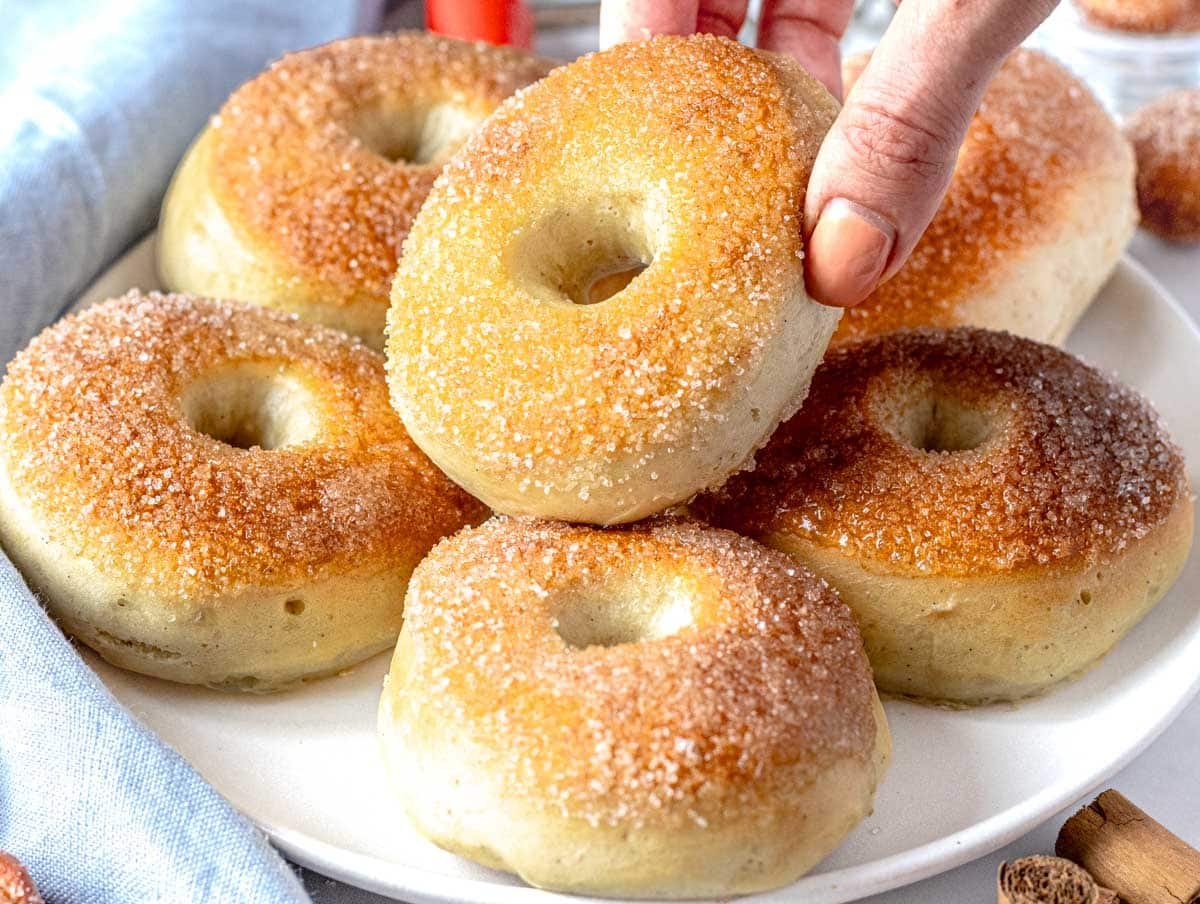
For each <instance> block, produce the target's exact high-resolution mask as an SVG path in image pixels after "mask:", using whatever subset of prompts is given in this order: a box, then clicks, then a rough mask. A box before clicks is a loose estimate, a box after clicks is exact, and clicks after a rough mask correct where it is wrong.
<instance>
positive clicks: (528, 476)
mask: <svg viewBox="0 0 1200 904" xmlns="http://www.w3.org/2000/svg"><path fill="white" fill-rule="evenodd" d="M836 112H837V104H836V102H835V101H834V100H833V99H832V98H831V97H830V96H829V94H828V93H827V92H826V91H825V89H824V88H823V87H821V85H820V84H818V83H817V82H816V81H815V80H814V79H812V78H811V77H809V76H808V75H807V74H806V73H805V72H804V71H803V70H801V69H800V67H799V66H798V65H797V64H796V63H794V62H792V61H790V60H787V59H785V58H783V57H779V56H773V55H764V54H759V53H757V52H756V51H753V50H750V49H748V48H746V47H743V46H741V45H739V44H737V43H735V42H733V41H729V40H726V39H723V38H716V37H713V36H711V35H697V36H692V37H688V38H681V37H677V36H668V37H659V38H655V39H654V40H651V41H647V42H639V43H631V44H623V45H619V46H617V47H613V48H612V49H610V50H606V51H603V52H601V53H597V54H592V55H590V56H586V57H584V58H582V59H580V60H578V61H576V62H574V63H572V64H570V65H568V66H564V67H562V68H560V69H558V70H556V71H555V72H552V73H551V74H550V75H549V76H547V77H546V78H545V79H543V80H542V81H541V82H539V83H538V84H536V85H534V86H533V87H531V88H530V89H529V90H527V91H524V92H522V93H521V94H520V95H518V96H517V97H515V98H513V99H511V100H510V101H508V102H507V103H505V104H504V105H502V106H501V108H500V109H499V110H498V111H497V112H496V114H495V115H494V116H493V117H492V118H491V119H489V120H488V122H487V124H486V125H485V126H484V127H483V128H482V129H481V130H480V131H479V132H478V133H477V134H476V135H475V137H474V138H473V139H472V141H471V142H470V144H469V145H468V146H467V147H466V148H465V149H464V150H463V152H462V153H460V154H458V155H457V156H456V157H455V158H454V160H452V161H451V162H450V164H449V165H448V166H447V167H446V170H445V172H444V173H443V175H442V178H441V179H440V180H439V181H438V184H437V185H436V186H435V187H434V190H433V192H432V193H431V194H430V196H429V201H428V202H427V203H426V205H425V207H424V208H422V210H421V213H420V215H419V216H418V217H417V220H416V223H414V224H413V229H412V231H411V233H410V234H409V238H408V241H407V243H406V245H405V250H404V256H403V258H402V259H401V261H400V269H399V273H398V275H397V277H396V282H395V285H394V287H393V289H392V308H391V312H390V315H389V321H388V323H389V326H388V329H389V337H388V378H389V381H390V383H391V388H392V401H393V403H394V404H395V406H396V408H397V410H398V411H399V412H400V416H401V417H402V418H403V420H404V423H405V426H406V427H407V428H408V432H409V433H410V434H411V435H412V437H413V439H414V440H415V441H416V442H417V444H418V445H419V446H420V447H421V448H422V449H424V450H425V452H426V453H428V455H429V457H430V458H432V459H433V460H434V461H435V462H437V464H438V466H439V467H441V468H442V470H444V471H445V472H446V473H447V474H449V475H450V477H451V478H453V479H454V480H455V481H457V482H458V483H459V484H461V485H462V486H464V487H466V488H467V489H468V490H470V491H471V492H472V493H473V494H475V495H476V496H478V497H479V498H480V499H482V500H483V501H485V502H487V503H488V504H489V505H491V506H492V507H493V508H494V509H496V510H498V511H501V512H505V513H508V514H523V515H539V516H542V517H552V518H563V519H566V520H569V521H587V522H596V523H600V524H610V523H616V522H622V521H634V520H637V519H638V518H642V517H644V516H646V515H649V514H652V513H654V512H657V511H661V510H663V509H665V508H667V507H668V506H670V505H673V504H675V503H677V502H680V501H681V500H684V499H687V498H689V497H690V496H692V495H693V494H695V493H696V492H697V491H699V490H701V489H704V488H705V487H708V486H714V485H716V484H719V483H720V482H721V481H722V480H724V479H725V477H726V476H727V475H728V474H729V473H731V472H732V471H735V470H737V469H738V468H740V467H741V466H742V465H743V464H744V463H745V462H746V460H747V458H748V457H749V456H750V455H751V453H752V452H753V451H754V449H755V448H756V447H757V446H759V445H760V444H761V443H763V442H764V441H765V440H766V439H767V437H769V436H770V435H771V432H772V431H773V430H774V428H775V426H776V425H777V424H778V423H779V421H780V420H781V419H782V418H784V417H786V416H787V415H789V414H790V413H792V412H793V411H794V410H795V409H796V408H797V407H798V406H799V404H800V401H801V399H802V398H803V397H804V393H805V390H806V389H807V386H808V380H809V378H810V377H811V375H812V371H813V369H814V368H815V367H816V365H817V363H818V361H819V360H820V358H821V355H822V354H823V352H824V349H825V347H826V344H827V343H828V341H829V336H830V334H831V333H832V332H833V329H834V325H835V323H836V322H837V318H838V312H837V311H836V310H834V309H832V308H827V307H823V306H821V305H818V304H816V303H815V302H813V301H811V300H810V299H809V298H808V296H807V295H806V294H805V291H804V282H803V268H802V261H801V256H802V251H803V249H802V245H801V241H802V240H801V234H802V222H801V217H802V211H803V208H804V191H805V186H806V183H807V181H808V174H809V169H810V166H811V164H812V161H813V160H814V158H815V155H816V153H817V149H818V147H819V145H820V143H821V139H822V136H823V135H824V134H825V132H826V131H827V129H828V128H829V126H830V124H831V123H832V122H833V119H834V116H835V114H836ZM635 274H636V275H635ZM598 281H599V282H602V283H603V284H604V285H601V286H597V282H598ZM622 285H624V288H623V290H621V291H616V293H615V294H613V295H611V297H607V298H606V297H605V295H604V293H605V292H613V291H615V290H616V289H618V288H620V287H621V286H622Z"/></svg>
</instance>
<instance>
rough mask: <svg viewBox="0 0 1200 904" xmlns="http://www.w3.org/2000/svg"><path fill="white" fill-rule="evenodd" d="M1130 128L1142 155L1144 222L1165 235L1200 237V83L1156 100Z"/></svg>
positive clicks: (1140, 184) (1136, 149)
mask: <svg viewBox="0 0 1200 904" xmlns="http://www.w3.org/2000/svg"><path fill="white" fill-rule="evenodd" d="M1125 131H1126V134H1127V135H1128V136H1129V140H1130V141H1132V142H1133V150H1134V153H1135V154H1136V155H1137V165H1138V177H1137V187H1138V207H1139V208H1140V209H1141V212H1142V225H1143V226H1145V227H1146V228H1147V229H1149V230H1151V231H1152V232H1155V233H1157V234H1158V235H1160V236H1162V237H1163V238H1167V239H1172V240H1174V241H1181V242H1197V241H1200V88H1188V89H1183V90H1180V91H1173V92H1171V93H1170V94H1167V95H1165V96H1164V97H1160V98H1158V99H1157V100H1155V101H1152V102H1151V103H1149V104H1147V105H1146V106H1144V107H1142V108H1141V109H1140V110H1138V111H1137V112H1136V113H1134V114H1133V116H1132V117H1131V118H1130V120H1129V123H1128V125H1127V126H1126V129H1125Z"/></svg>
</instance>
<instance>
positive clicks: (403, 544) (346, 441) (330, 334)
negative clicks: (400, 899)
mask: <svg viewBox="0 0 1200 904" xmlns="http://www.w3.org/2000/svg"><path fill="white" fill-rule="evenodd" d="M485 514H486V512H485V510H484V509H483V507H482V506H481V505H480V504H479V503H478V502H476V501H475V500H473V499H471V498H470V497H469V496H467V494H466V493H464V492H462V491H461V490H460V489H458V488H457V487H456V486H454V485H453V484H452V483H450V481H449V480H447V479H446V478H445V477H444V476H442V474H441V473H440V472H439V471H438V470H437V469H436V468H435V467H434V466H433V465H432V464H431V463H430V462H429V460H428V459H427V458H425V456H424V455H422V454H421V452H420V450H419V449H417V447H416V446H415V445H413V443H412V441H411V440H409V438H408V436H407V435H406V434H405V432H404V429H403V427H402V426H401V424H400V421H399V419H398V418H397V417H396V416H395V413H394V412H393V411H392V410H391V408H390V406H389V404H388V398H387V388H386V384H385V382H384V377H383V360H382V357H381V356H380V355H378V354H377V353H376V352H373V351H371V350H370V349H367V348H366V347H364V346H363V345H362V344H361V343H359V342H357V341H356V340H351V339H349V337H347V336H345V335H344V334H342V333H338V332H336V331H334V330H330V329H326V328H324V327H319V326H317V325H315V324H307V323H303V322H301V321H298V320H297V319H296V318H295V317H294V316H293V315H287V314H284V313H282V312H277V311H268V310H266V309H263V308H257V307H252V306H248V305H240V304H231V303H226V302H217V301H208V300H204V299H199V298H188V297H184V296H180V295H158V294H150V295H142V294H139V293H136V292H134V293H131V294H129V295H126V296H124V297H122V298H118V299H113V300H110V301H107V302H104V303H103V304H100V305H98V306H96V307H93V308H91V309H89V310H87V311H85V312H83V313H81V314H79V315H77V316H73V317H68V318H67V319H65V320H63V321H61V322H60V323H58V324H57V325H55V326H53V327H51V328H50V329H48V330H46V331H45V332H43V333H42V334H41V335H40V336H38V337H37V338H36V339H34V340H33V342H32V343H31V344H30V345H29V346H28V347H27V348H26V349H25V350H24V351H23V352H21V353H20V354H19V355H18V356H17V357H16V358H15V359H14V360H13V361H12V362H11V363H10V364H9V367H8V373H7V376H6V377H5V379H4V382H3V384H0V541H2V542H3V544H4V547H5V549H6V550H7V551H8V554H9V556H10V557H11V558H12V559H13V561H14V563H15V564H16V565H17V566H18V568H20V569H21V571H22V572H23V573H24V575H25V577H26V579H27V580H28V581H29V583H30V586H31V587H32V588H33V589H34V590H35V592H37V593H38V594H39V596H41V597H42V599H43V600H44V601H45V603H46V606H47V608H48V609H49V611H50V613H51V614H52V615H53V616H54V617H55V618H56V619H57V621H58V622H59V624H60V625H61V626H62V627H63V628H64V629H65V630H66V631H67V632H68V633H70V634H72V635H74V636H75V637H76V638H78V639H79V640H81V641H83V642H84V643H86V644H87V645H88V646H90V647H91V648H92V649H94V650H95V651H96V652H97V653H99V654H100V655H101V656H102V657H104V658H105V659H106V660H108V661H109V662H111V663H112V664H114V665H117V666H120V667H121V668H125V669H131V670H133V671H135V672H141V673H143V674H146V675H154V676H156V677H159V678H166V679H169V680H172V681H178V682H183V683H187V684H205V685H210V686H212V687H217V688H224V689H231V690H247V691H271V690H277V689H280V688H283V687H287V686H289V685H292V684H295V683H297V682H299V681H301V680H302V679H306V678H313V677H317V676H320V675H326V674H331V673H334V672H337V671H339V670H341V669H344V668H346V667H348V666H350V665H353V664H354V663H356V662H358V661H360V660H362V659H365V658H367V657H368V656H371V655H373V654H375V653H378V652H380V651H381V650H384V649H387V648H389V647H390V646H391V645H392V644H393V643H394V641H395V639H396V635H397V634H398V633H399V630H400V623H401V616H402V606H403V599H404V591H405V588H406V587H407V583H408V578H409V575H410V574H411V572H412V569H413V568H414V567H415V566H416V564H417V562H419V561H420V559H421V558H422V557H423V556H424V555H425V553H426V552H428V550H429V549H430V547H432V546H433V544H434V543H435V542H436V541H437V540H438V539H440V538H441V537H442V536H444V535H446V534H448V533H451V532H453V531H455V530H457V529H459V528H460V527H462V526H463V525H465V524H468V523H471V522H477V521H479V520H481V519H482V518H483V517H484V516H485Z"/></svg>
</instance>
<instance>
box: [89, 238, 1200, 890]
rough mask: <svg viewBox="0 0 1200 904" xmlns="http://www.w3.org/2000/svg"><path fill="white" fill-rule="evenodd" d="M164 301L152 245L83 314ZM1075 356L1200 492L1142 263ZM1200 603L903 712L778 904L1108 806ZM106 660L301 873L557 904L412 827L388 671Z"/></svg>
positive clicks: (1192, 335) (1199, 461)
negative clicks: (1047, 687)
mask: <svg viewBox="0 0 1200 904" xmlns="http://www.w3.org/2000/svg"><path fill="white" fill-rule="evenodd" d="M154 285H156V278H155V275H154V266H153V252H152V248H151V245H150V243H149V242H144V243H142V244H141V245H139V246H138V247H137V248H135V249H134V250H133V251H132V252H130V254H128V255H127V256H126V257H125V258H123V259H122V260H121V261H119V262H118V263H117V264H116V265H115V266H114V267H113V268H112V269H111V270H110V271H109V272H108V273H107V274H106V275H105V276H104V277H103V278H102V279H100V280H99V281H98V282H97V283H96V284H95V285H94V286H93V288H92V290H91V291H90V292H89V293H88V295H87V296H85V298H84V301H85V302H87V301H93V300H96V299H97V298H103V297H106V296H108V295H113V294H119V293H121V292H123V291H124V290H125V289H127V288H129V287H131V286H141V287H153V286H154ZM1070 347H1071V349H1072V350H1073V351H1076V352H1078V353H1080V354H1082V355H1084V357H1086V358H1087V359H1089V360H1090V361H1092V362H1094V363H1096V364H1098V365H1099V366H1101V367H1103V368H1105V369H1107V370H1110V371H1115V372H1116V373H1117V374H1118V375H1120V377H1122V378H1123V379H1124V380H1126V381H1127V382H1129V383H1131V384H1133V385H1134V386H1136V387H1138V388H1139V389H1140V390H1141V391H1142V392H1144V393H1145V394H1146V395H1148V396H1149V397H1150V398H1151V399H1153V400H1154V402H1155V403H1156V404H1157V406H1158V408H1159V410H1160V411H1161V412H1162V413H1163V415H1164V417H1165V418H1166V420H1167V423H1168V424H1169V426H1170V427H1171V429H1172V431H1173V432H1174V434H1175V436H1176V437H1177V438H1178V439H1179V440H1180V441H1181V442H1182V443H1183V444H1184V446H1185V448H1186V451H1187V454H1188V459H1189V462H1190V475H1191V479H1192V484H1193V486H1197V485H1200V479H1198V478H1200V473H1198V470H1197V466H1198V465H1200V404H1198V403H1197V399H1198V397H1200V334H1198V333H1197V331H1196V329H1195V327H1193V326H1192V324H1191V323H1190V321H1188V319H1187V317H1186V316H1185V315H1184V314H1183V312H1182V311H1181V310H1180V309H1179V307H1178V306H1177V305H1176V304H1175V303H1174V302H1173V301H1172V300H1171V299H1170V298H1169V297H1167V295H1166V294H1165V293H1164V292H1163V290H1162V289H1161V288H1159V286H1158V285H1157V284H1156V283H1155V282H1154V281H1153V280H1151V279H1150V278H1149V277H1148V276H1147V275H1146V274H1145V272H1144V271H1143V270H1141V268H1140V267H1138V266H1137V265H1136V264H1134V263H1132V262H1130V261H1126V262H1125V263H1123V264H1122V265H1121V267H1120V269H1119V270H1118V271H1117V274H1116V276H1114V278H1113V280H1112V281H1111V282H1110V283H1109V285H1108V287H1107V288H1106V289H1105V290H1104V292H1103V294H1102V295H1101V297H1100V299H1099V300H1098V301H1097V302H1096V304H1095V305H1094V306H1093V307H1092V308H1091V309H1090V310H1089V311H1088V313H1087V316H1086V317H1085V318H1084V320H1083V322H1082V324H1081V325H1080V327H1079V328H1078V329H1077V330H1076V332H1075V334H1074V335H1073V336H1072V337H1071V342H1070ZM1198 598H1200V556H1197V555H1193V556H1192V558H1191V560H1190V561H1189V563H1188V566H1187V569H1186V571H1185V572H1184V575H1183V577H1182V579H1181V580H1180V581H1179V583H1178V584H1177V585H1176V586H1175V588H1174V589H1173V590H1172V591H1171V593H1170V594H1169V595H1168V596H1167V598H1166V599H1165V600H1163V602H1162V603H1160V604H1159V606H1158V607H1157V608H1156V609H1155V610H1154V612H1153V613H1151V615H1150V616H1149V617H1148V618H1147V619H1146V620H1145V621H1144V622H1143V623H1142V624H1141V625H1140V626H1139V627H1138V628H1137V629H1135V630H1134V631H1133V632H1132V633H1131V634H1130V635H1129V636H1128V637H1127V638H1126V639H1125V640H1124V641H1123V642H1122V643H1121V644H1120V646H1119V647H1118V648H1117V649H1116V650H1115V651H1114V652H1113V653H1111V654H1110V655H1109V656H1108V657H1107V658H1106V659H1105V660H1104V661H1103V662H1102V663H1101V664H1100V665H1099V666H1098V667H1097V668H1095V669H1093V670H1092V671H1091V672H1090V673H1088V674H1087V675H1085V676H1084V677H1083V678H1082V679H1081V680H1079V681H1076V682H1074V683H1072V684H1068V685H1066V686H1064V687H1060V688H1058V689H1056V690H1054V691H1053V692H1052V693H1050V694H1049V695H1047V696H1045V697H1043V698H1041V699H1037V700H1033V701H1029V702H1025V703H1022V704H1020V705H1017V706H991V707H984V708H981V709H975V710H969V711H963V712H954V711H949V710H942V709H933V708H928V707H922V706H917V705H914V704H911V703H907V702H900V701H889V702H888V703H887V713H888V717H889V719H890V721H891V726H892V732H893V734H894V736H895V751H896V752H895V758H894V759H893V761H892V766H891V769H890V771H889V772H888V774H887V778H886V780H885V781H884V784H883V786H882V787H881V789H880V791H879V795H878V798H877V801H876V806H875V812H874V814H873V815H872V816H871V817H870V818H869V819H867V820H866V821H865V822H864V823H863V824H862V825H860V826H859V827H858V829H857V830H856V831H855V832H854V833H853V834H852V835H851V836H850V837H849V839H847V841H846V842H845V843H844V844H843V845H842V846H841V847H840V848H839V849H838V850H837V851H836V852H835V853H834V854H833V855H831V856H830V857H829V858H828V859H827V860H826V861H825V862H824V863H822V864H821V865H820V867H819V868H818V869H817V870H816V871H815V872H814V873H813V874H811V875H809V876H807V877H806V878H804V879H802V880H801V881H800V882H799V883H797V884H796V885H793V886H791V887H790V888H786V889H783V890H781V891H778V892H775V893H773V894H770V895H764V896H762V899H763V900H764V901H765V900H770V901H784V900H788V901H796V900H803V901H805V902H809V904H819V902H820V904H834V902H841V901H849V900H853V899H855V898H859V897H863V896H865V895H869V894H873V893H876V892H880V891H884V890H886V889H889V888H895V887H898V886H900V885H905V884H907V883H910V882H914V881H916V880H918V879H922V878H925V877H928V876H931V875H934V874H936V873H938V872H941V871H943V870H947V869H950V868H951V867H954V866H957V865H959V864H961V863H965V862H967V861H969V860H972V859H974V858H976V857H980V856H982V855H984V854H987V853H990V852H991V851H993V850H995V849H997V848H999V847H1001V846H1003V845H1004V844H1006V843H1008V842H1009V841H1011V840H1013V839H1015V838H1017V837H1018V836H1020V835H1022V834H1024V833H1025V832H1027V831H1028V830H1029V829H1030V828H1032V827H1033V826H1035V825H1037V824H1038V823H1039V822H1041V821H1043V820H1044V819H1046V818H1047V817H1049V816H1050V815H1051V814H1053V813H1055V812H1057V811H1058V810H1060V809H1062V808H1063V807H1065V806H1067V805H1068V804H1070V803H1071V802H1072V801H1074V800H1076V799H1077V798H1079V797H1080V796H1082V795H1083V794H1086V793H1088V792H1090V791H1091V790H1092V789H1094V788H1095V787H1096V786H1097V785H1099V784H1100V783H1101V782H1102V781H1104V780H1105V779H1106V778H1107V777H1109V776H1110V775H1112V774H1113V773H1115V772H1116V771H1117V770H1118V769H1120V768H1121V767H1122V766H1124V765H1125V764H1126V763H1127V762H1128V761H1129V760H1131V759H1132V758H1133V757H1134V756H1135V755H1136V754H1138V753H1139V752H1140V751H1141V750H1142V749H1143V748H1145V747H1146V745H1148V744H1149V743H1150V741H1152V740H1153V739H1154V738H1155V737H1156V736H1157V735H1158V734H1159V733H1160V732H1161V731H1162V730H1163V729H1164V728H1165V727H1166V726H1167V724H1168V723H1169V722H1170V721H1171V720H1172V719H1173V718H1174V717H1175V716H1176V715H1177V714H1178V713H1179V712H1180V711H1181V710H1182V709H1183V707H1184V706H1185V704H1186V703H1187V702H1188V701H1189V700H1190V699H1191V697H1192V696H1193V694H1194V693H1195V692H1196V690H1197V688H1198V687H1200V666H1198V665H1197V663H1200V606H1197V599H1198ZM92 662H93V664H94V665H95V667H96V670H97V671H98V672H99V673H100V675H101V677H102V678H103V679H104V681H105V682H106V683H107V684H108V686H109V687H110V688H111V689H112V691H113V693H115V694H116V696H117V697H118V698H119V699H120V700H121V701H122V702H123V703H124V704H125V705H126V706H128V707H129V708H130V709H131V710H132V711H133V712H135V713H136V714H137V715H138V716H140V717H141V718H142V719H143V720H144V721H145V722H146V723H147V724H148V725H149V726H150V727H151V728H153V729H154V730H155V731H157V732H158V734H159V735H160V736H161V737H163V738H164V739H165V740H166V741H167V742H168V743H169V744H171V745H172V746H174V747H175V748H176V749H177V750H178V751H179V752H180V753H182V754H183V755H184V756H185V757H186V758H187V759H188V760H190V761H191V762H192V763H193V764H194V765H195V766H196V768H197V769H199V770H200V772H201V774H203V775H204V776H205V777H206V778H207V779H208V780H209V781H211V782H212V783H213V784H214V785H215V786H216V787H217V788H218V789H219V790H220V791H221V792H222V793H223V794H224V795H225V796H226V797H228V798H229V799H230V800H231V801H232V802H233V803H234V804H235V805H236V806H237V807H239V808H240V809H241V810H242V811H244V812H245V813H246V814H247V815H249V817H250V818H251V819H253V820H254V821H255V822H257V823H258V824H259V825H260V826H262V827H263V828H264V829H265V830H266V831H267V832H268V833H269V834H270V836H271V837H272V838H273V839H274V841H275V842H276V844H278V846H279V847H280V848H281V849H282V850H283V851H284V852H285V853H286V854H287V855H288V856H289V857H290V858H291V859H293V860H295V861H296V862H298V863H301V864H303V865H304V866H308V867H311V868H312V869H315V870H317V871H318V872H321V873H324V874H326V875H329V876H332V877H334V878H337V879H341V880H344V881H346V882H349V883H352V884H354V885H358V886H361V887H363V888H367V889H370V890H372V891H377V892H380V893H383V894H389V895H393V896H396V897H400V898H403V899H404V900H406V901H409V902H434V901H437V902H450V901H453V902H459V901H464V902H465V901H471V902H494V904H527V902H535V901H547V900H549V899H550V898H555V897H559V896H557V895H551V894H549V893H547V892H541V891H536V890H533V889H530V888H527V887H526V886H524V885H522V884H521V883H519V882H518V881H516V880H514V879H513V878H511V877H509V876H505V875H502V874H499V873H495V872H491V871H489V870H485V869H481V868H479V867H476V866H474V865H472V864H470V863H467V862H466V861H463V860H459V859H458V858H456V857H454V856H452V855H450V854H447V853H445V852H443V851H441V850H439V849H437V848H435V847H434V846H433V845H431V844H429V843H427V842H425V841H424V840H422V839H421V838H420V837H418V836H417V835H416V834H415V833H414V832H413V830H412V829H411V828H410V827H409V825H408V823H407V822H406V821H405V819H404V817H403V816H402V815H401V814H400V813H399V812H398V811H397V808H396V807H395V806H394V804H393V802H392V800H391V798H390V795H389V792H388V789H387V785H386V784H385V781H384V776H383V772H382V770H381V767H380V764H379V761H378V758H377V755H376V743H375V705H376V700H377V697H378V694H379V688H380V686H381V682H382V678H383V675H384V672H385V671H386V669H387V664H388V657H387V656H379V657H377V658H375V659H373V660H371V661H370V662H367V663H365V664H363V665H361V666H359V667H358V668H356V669H354V670H352V671H351V672H350V673H348V674H346V675H344V676H342V677H339V678H332V679H328V680H325V681H321V682H317V683H316V684H313V685H311V686H309V687H307V688H304V689H302V690H299V691H296V692H293V693H290V694H285V695H282V696H273V697H251V696H232V695H229V694H221V693H217V692H213V691H205V690H199V689H193V688H185V687H178V686H174V685H170V684H167V683H165V682H160V681H156V680H153V679H149V678H143V677H141V676H138V675H133V674H130V673H126V672H121V671H118V670H116V669H113V668H110V667H108V666H106V665H104V664H103V663H101V662H99V660H97V659H96V658H95V657H92ZM564 900H565V899H564ZM572 900H577V899H572Z"/></svg>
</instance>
